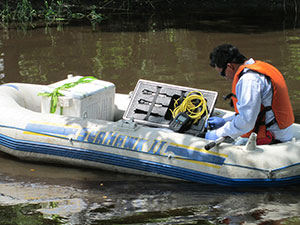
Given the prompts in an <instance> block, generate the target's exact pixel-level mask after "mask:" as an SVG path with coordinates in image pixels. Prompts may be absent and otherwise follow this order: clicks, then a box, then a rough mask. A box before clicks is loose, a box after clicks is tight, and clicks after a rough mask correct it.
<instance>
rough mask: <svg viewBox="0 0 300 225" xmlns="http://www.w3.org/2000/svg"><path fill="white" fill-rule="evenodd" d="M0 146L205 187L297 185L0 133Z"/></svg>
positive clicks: (293, 180)
mask: <svg viewBox="0 0 300 225" xmlns="http://www.w3.org/2000/svg"><path fill="white" fill-rule="evenodd" d="M0 145H2V146H5V147H7V148H10V149H14V150H17V151H23V152H33V153H39V154H47V155H53V156H61V157H66V158H73V159H80V160H86V161H91V162H98V163H103V164H108V165H114V166H120V167H125V168H129V169H135V170H140V171H144V172H150V173H156V174H161V175H166V176H170V177H174V178H179V179H183V180H188V181H194V182H200V183H207V184H218V185H226V186H277V185H289V184H295V183H299V182H300V176H295V177H288V178H282V179H230V178H226V177H221V176H216V175H212V174H207V173H203V172H199V171H195V170H190V169H186V168H181V167H176V166H172V165H167V164H162V163H158V162H153V161H149V160H142V159H138V158H132V157H127V156H122V155H117V154H111V153H105V152H99V151H94V150H88V149H81V148H73V147H67V146H59V145H53V144H48V143H39V142H33V141H25V140H17V139H14V138H11V137H8V136H5V135H1V134H0Z"/></svg>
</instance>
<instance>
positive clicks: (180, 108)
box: [171, 91, 208, 123]
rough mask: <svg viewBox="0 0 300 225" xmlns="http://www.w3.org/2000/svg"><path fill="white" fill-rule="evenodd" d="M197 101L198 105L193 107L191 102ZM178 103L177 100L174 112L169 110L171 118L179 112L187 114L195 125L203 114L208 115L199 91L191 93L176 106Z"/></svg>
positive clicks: (205, 104) (204, 101)
mask: <svg viewBox="0 0 300 225" xmlns="http://www.w3.org/2000/svg"><path fill="white" fill-rule="evenodd" d="M197 100H199V104H197V105H194V103H193V102H197ZM178 101H179V99H177V100H176V101H175V103H174V110H173V111H172V110H171V112H172V116H173V118H175V117H176V116H177V115H178V113H180V112H187V114H188V116H189V117H190V118H191V119H193V120H194V123H197V122H198V120H199V119H201V117H202V116H203V114H204V113H205V115H208V110H207V103H206V100H205V98H204V97H203V95H202V93H201V92H200V91H191V92H190V93H189V94H188V95H187V96H186V98H185V99H184V100H183V102H182V103H181V104H180V105H178Z"/></svg>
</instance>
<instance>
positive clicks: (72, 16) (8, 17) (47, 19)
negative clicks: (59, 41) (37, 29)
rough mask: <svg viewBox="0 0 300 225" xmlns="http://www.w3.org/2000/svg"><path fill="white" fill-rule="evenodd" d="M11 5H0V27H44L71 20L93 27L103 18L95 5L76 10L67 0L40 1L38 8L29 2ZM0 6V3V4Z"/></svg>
mask: <svg viewBox="0 0 300 225" xmlns="http://www.w3.org/2000/svg"><path fill="white" fill-rule="evenodd" d="M15 2H16V3H11V2H9V1H8V0H6V1H5V3H4V4H2V6H1V5H0V8H1V11H0V22H1V23H2V25H5V26H8V25H11V24H17V25H21V26H22V25H25V24H26V25H28V24H30V25H31V27H34V26H35V25H36V24H35V22H38V21H39V22H41V21H42V22H44V23H45V24H46V25H52V24H59V23H62V22H64V23H67V22H70V21H71V20H72V21H74V20H81V21H84V20H85V21H89V22H90V23H91V24H92V26H93V27H95V26H96V25H97V24H99V23H101V21H102V20H103V19H104V16H103V15H102V14H101V13H98V12H97V7H96V6H95V5H92V6H89V7H87V9H83V8H78V7H77V8H76V7H75V6H74V5H72V4H69V3H68V1H67V0H56V1H55V0H50V1H47V0H46V1H42V4H40V5H39V6H33V4H32V2H31V1H30V0H22V1H15ZM0 4H1V3H0Z"/></svg>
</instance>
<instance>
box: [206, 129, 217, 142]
mask: <svg viewBox="0 0 300 225" xmlns="http://www.w3.org/2000/svg"><path fill="white" fill-rule="evenodd" d="M218 138H219V137H218V136H217V135H216V131H215V130H212V131H207V132H206V134H205V139H207V140H213V141H215V140H217V139H218Z"/></svg>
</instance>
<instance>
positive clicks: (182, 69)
mask: <svg viewBox="0 0 300 225" xmlns="http://www.w3.org/2000/svg"><path fill="white" fill-rule="evenodd" d="M0 32H1V31H0ZM299 33H300V30H299V29H291V30H284V31H269V32H265V33H262V32H259V33H236V32H235V33H230V32H226V33H219V32H204V31H201V30H197V31H196V30H189V29H174V28H166V29H164V30H160V31H153V30H150V31H147V32H120V33H118V32H117V33H116V32H102V31H92V30H91V28H90V27H65V29H64V30H63V31H57V30H52V31H51V32H50V33H49V32H47V33H45V32H44V29H42V28H39V29H35V30H30V31H28V32H27V34H26V35H24V34H20V33H18V32H17V31H15V30H10V31H9V37H6V36H5V35H3V33H2V35H1V33H0V36H1V37H2V39H1V42H0V43H1V45H0V52H1V59H0V65H2V66H1V67H0V70H1V69H2V70H3V73H4V74H5V75H6V78H5V82H29V83H41V84H48V83H52V82H55V81H58V80H61V79H64V78H65V77H66V75H67V74H70V73H72V74H80V75H93V76H96V77H98V78H100V79H104V80H108V81H111V82H113V83H115V84H116V86H117V91H118V92H121V93H128V92H130V91H132V90H133V89H134V87H135V85H136V82H137V80H138V79H140V78H142V79H148V80H154V81H159V82H165V83H172V84H178V85H183V86H191V87H195V88H201V89H210V90H214V91H218V92H219V96H223V95H226V94H228V93H229V92H230V90H231V87H230V83H228V82H224V80H222V79H220V78H219V77H218V76H217V75H216V73H215V71H214V70H213V69H212V68H210V66H209V60H208V55H209V53H210V51H211V50H212V48H214V47H215V46H216V45H218V44H220V43H224V42H231V43H233V44H235V45H237V46H238V47H239V48H240V50H241V51H242V52H243V53H244V54H245V55H246V56H247V57H253V58H255V59H260V60H265V61H267V62H270V63H272V64H274V65H275V66H276V67H278V68H279V69H280V70H281V72H282V73H283V74H284V76H285V78H286V80H287V84H288V87H289V93H290V96H291V100H292V104H293V107H294V112H295V114H296V119H297V122H299V116H298V115H299V114H300V105H299V104H298V103H299V98H300V95H299V90H298V89H299V88H298V87H299V84H300V67H299V60H300V57H299V52H300V51H299V48H300V40H299V36H300V35H299ZM274 46H275V47H274ZM0 72H1V71H0ZM217 107H222V108H225V109H230V108H229V106H228V104H227V103H226V102H224V101H222V99H221V98H220V99H219V101H218V102H217Z"/></svg>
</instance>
